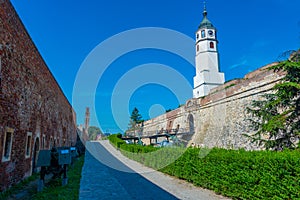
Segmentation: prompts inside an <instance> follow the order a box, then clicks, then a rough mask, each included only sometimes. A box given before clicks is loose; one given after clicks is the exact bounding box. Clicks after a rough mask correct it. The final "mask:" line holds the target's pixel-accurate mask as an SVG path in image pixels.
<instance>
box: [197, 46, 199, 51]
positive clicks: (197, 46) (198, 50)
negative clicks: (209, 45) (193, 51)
mask: <svg viewBox="0 0 300 200" xmlns="http://www.w3.org/2000/svg"><path fill="white" fill-rule="evenodd" d="M198 51H199V44H197V52H198Z"/></svg>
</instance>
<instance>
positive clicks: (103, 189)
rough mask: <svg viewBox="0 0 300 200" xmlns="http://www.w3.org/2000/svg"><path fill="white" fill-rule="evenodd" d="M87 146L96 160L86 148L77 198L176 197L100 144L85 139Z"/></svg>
mask: <svg viewBox="0 0 300 200" xmlns="http://www.w3.org/2000/svg"><path fill="white" fill-rule="evenodd" d="M87 149H89V151H91V152H92V154H94V155H95V156H96V158H97V159H96V158H95V157H93V155H92V154H91V153H90V152H89V151H86V155H85V163H84V166H83V169H82V178H81V181H80V193H79V199H81V200H85V199H177V198H176V197H175V196H173V195H172V194H170V193H168V192H166V191H165V190H163V189H162V188H160V187H158V186H157V185H155V184H153V183H151V182H150V181H148V180H147V179H145V178H144V177H142V176H141V175H139V174H137V173H134V171H133V170H132V169H130V168H129V167H127V166H126V165H124V164H123V163H122V162H120V161H119V160H118V159H116V158H115V157H114V156H113V155H111V154H110V153H109V152H108V151H107V150H106V149H105V148H104V147H103V146H102V145H101V144H99V143H93V142H88V143H87ZM95 152H97V154H95ZM99 160H100V161H101V162H100V161H99ZM102 163H105V164H106V165H104V164H102ZM107 165H109V166H113V168H111V167H108V166H107ZM116 166H117V167H116ZM114 168H117V169H121V171H120V170H116V169H114ZM124 171H125V172H124ZM128 172H129V173H128ZM130 172H131V173H130Z"/></svg>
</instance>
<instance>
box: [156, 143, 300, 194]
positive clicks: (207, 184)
mask: <svg viewBox="0 0 300 200" xmlns="http://www.w3.org/2000/svg"><path fill="white" fill-rule="evenodd" d="M199 153H200V149H192V148H189V149H188V150H187V151H186V152H185V153H184V155H183V156H181V157H180V158H179V159H178V160H176V161H175V162H174V163H172V164H171V165H169V166H167V167H165V168H163V169H162V170H161V171H162V172H164V173H168V174H170V175H173V176H176V177H178V178H181V179H185V180H187V181H189V182H191V183H193V184H194V185H197V186H201V187H204V188H208V189H211V190H214V191H215V192H217V193H219V194H222V195H225V196H229V197H232V198H234V199H300V151H298V150H297V151H284V152H274V151H272V152H271V151H245V150H225V149H217V148H214V149H212V150H211V151H210V153H209V154H208V155H207V156H206V157H204V158H200V157H199Z"/></svg>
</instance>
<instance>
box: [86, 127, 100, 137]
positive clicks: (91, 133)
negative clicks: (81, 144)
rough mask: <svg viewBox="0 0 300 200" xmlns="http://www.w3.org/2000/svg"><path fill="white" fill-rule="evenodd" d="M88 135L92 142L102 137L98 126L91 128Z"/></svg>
mask: <svg viewBox="0 0 300 200" xmlns="http://www.w3.org/2000/svg"><path fill="white" fill-rule="evenodd" d="M88 135H89V139H90V140H96V139H97V136H98V135H102V132H101V130H100V128H98V127H96V126H90V127H89V129H88Z"/></svg>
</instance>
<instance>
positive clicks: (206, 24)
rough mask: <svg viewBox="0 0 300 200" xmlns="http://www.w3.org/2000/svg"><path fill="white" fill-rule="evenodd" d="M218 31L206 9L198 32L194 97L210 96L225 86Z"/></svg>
mask: <svg viewBox="0 0 300 200" xmlns="http://www.w3.org/2000/svg"><path fill="white" fill-rule="evenodd" d="M216 33H217V30H216V28H214V26H213V25H212V23H211V22H210V21H209V20H208V19H207V11H206V8H204V11H203V20H202V22H201V24H200V26H199V29H198V31H197V32H196V58H195V63H196V76H195V77H194V90H193V97H194V98H199V97H203V96H206V95H208V94H209V92H210V90H211V89H213V88H215V87H217V86H219V85H222V84H224V82H225V76H224V73H221V72H220V68H219V53H218V47H217V45H218V40H217V36H216V35H217V34H216Z"/></svg>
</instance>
